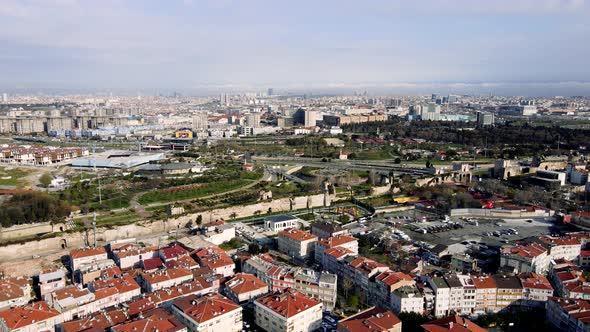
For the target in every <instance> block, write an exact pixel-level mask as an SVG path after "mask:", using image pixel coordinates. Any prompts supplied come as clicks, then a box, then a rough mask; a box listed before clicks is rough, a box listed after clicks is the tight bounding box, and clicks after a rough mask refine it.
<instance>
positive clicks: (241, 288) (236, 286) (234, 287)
mask: <svg viewBox="0 0 590 332" xmlns="http://www.w3.org/2000/svg"><path fill="white" fill-rule="evenodd" d="M225 287H227V288H228V289H229V290H230V291H231V292H232V293H234V294H238V295H239V294H244V293H249V292H253V291H256V290H260V289H268V285H267V284H266V283H264V282H263V281H262V280H260V279H258V278H256V276H255V275H253V274H248V273H238V274H236V275H235V277H233V278H232V279H231V280H229V281H228V282H227V283H225Z"/></svg>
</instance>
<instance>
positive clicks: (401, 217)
mask: <svg viewBox="0 0 590 332" xmlns="http://www.w3.org/2000/svg"><path fill="white" fill-rule="evenodd" d="M379 218H380V219H381V220H383V221H384V222H387V223H389V224H397V225H399V227H402V228H403V229H404V231H405V232H406V234H408V235H409V236H410V237H411V238H412V239H413V240H416V241H425V242H428V243H431V244H444V245H451V244H454V243H460V242H463V241H472V242H478V243H479V242H481V243H486V244H487V245H490V246H502V245H507V244H513V243H514V242H515V241H517V240H520V239H523V238H526V237H530V236H540V235H544V234H552V233H556V232H559V230H560V229H559V226H556V225H555V224H553V222H552V220H551V218H536V219H530V218H527V219H478V218H469V219H470V221H469V222H468V221H467V220H465V219H459V218H449V219H448V221H446V222H445V221H443V220H442V219H443V218H441V217H440V216H438V215H435V214H431V213H427V212H423V211H404V212H400V213H390V214H385V215H383V216H380V217H379ZM379 218H377V219H376V220H379ZM416 220H418V221H416ZM421 220H427V221H421ZM418 229H424V230H426V231H427V233H426V234H424V233H423V231H415V230H418ZM509 229H513V230H514V231H508V230H509ZM429 230H432V231H429Z"/></svg>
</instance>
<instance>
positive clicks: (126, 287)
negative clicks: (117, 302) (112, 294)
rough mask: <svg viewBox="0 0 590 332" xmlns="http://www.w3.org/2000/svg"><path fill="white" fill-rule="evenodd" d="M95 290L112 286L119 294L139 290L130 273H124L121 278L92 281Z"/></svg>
mask: <svg viewBox="0 0 590 332" xmlns="http://www.w3.org/2000/svg"><path fill="white" fill-rule="evenodd" d="M92 287H93V288H94V289H95V290H98V289H103V288H108V287H114V288H116V289H117V291H118V292H119V294H124V293H127V292H132V291H135V290H139V289H140V287H139V284H138V283H137V282H136V281H135V279H133V278H132V277H131V276H130V275H124V276H122V277H121V278H111V279H101V280H96V281H93V282H92Z"/></svg>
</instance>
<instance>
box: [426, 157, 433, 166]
mask: <svg viewBox="0 0 590 332" xmlns="http://www.w3.org/2000/svg"><path fill="white" fill-rule="evenodd" d="M426 168H432V162H431V161H430V159H429V160H426Z"/></svg>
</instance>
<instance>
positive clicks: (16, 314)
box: [0, 301, 59, 330]
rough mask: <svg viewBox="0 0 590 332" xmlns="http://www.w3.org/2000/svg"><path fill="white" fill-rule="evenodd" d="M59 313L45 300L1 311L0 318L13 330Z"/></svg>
mask: <svg viewBox="0 0 590 332" xmlns="http://www.w3.org/2000/svg"><path fill="white" fill-rule="evenodd" d="M58 315H59V312H58V311H57V310H55V309H53V308H49V305H47V303H45V301H39V302H34V303H31V304H28V305H25V306H22V307H15V308H10V309H7V310H4V311H0V319H2V320H3V321H4V323H5V324H6V326H7V327H8V328H9V329H11V330H16V329H20V328H23V327H25V326H29V325H31V324H34V323H39V322H42V321H44V320H47V319H50V318H53V317H56V316H58Z"/></svg>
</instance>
